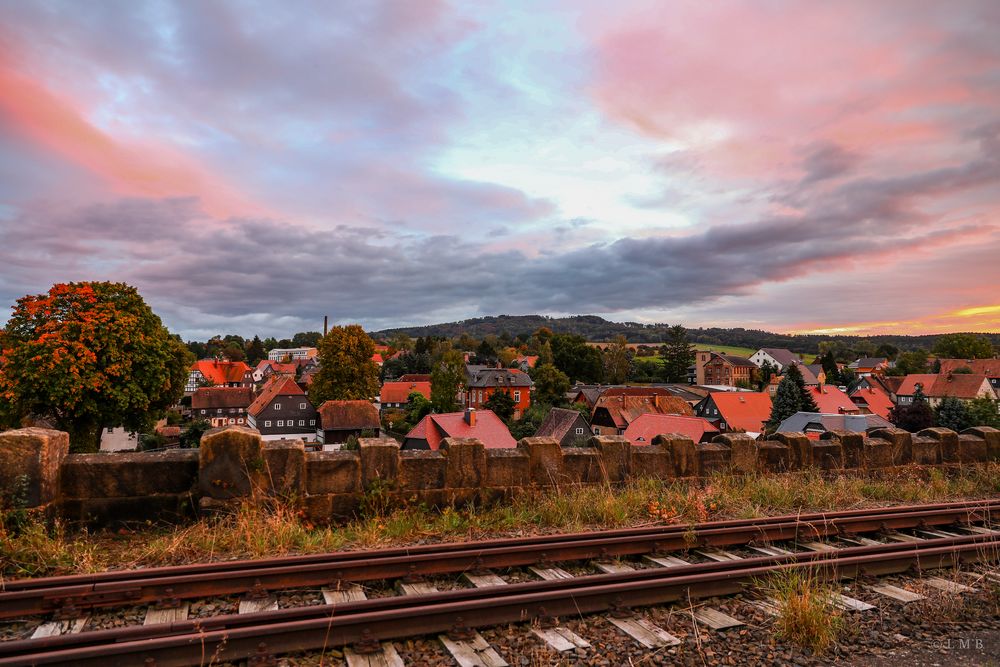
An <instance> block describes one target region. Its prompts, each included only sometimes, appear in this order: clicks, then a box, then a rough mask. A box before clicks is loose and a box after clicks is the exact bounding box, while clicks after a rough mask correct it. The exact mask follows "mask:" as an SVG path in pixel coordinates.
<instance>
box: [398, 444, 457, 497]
mask: <svg viewBox="0 0 1000 667" xmlns="http://www.w3.org/2000/svg"><path fill="white" fill-rule="evenodd" d="M446 465H447V461H446V460H445V457H444V454H442V453H441V452H434V451H430V450H419V449H418V450H407V451H403V452H400V453H399V488H400V489H401V490H403V491H423V490H426V489H440V488H443V487H444V480H445V467H446Z"/></svg>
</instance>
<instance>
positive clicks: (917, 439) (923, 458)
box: [911, 434, 941, 466]
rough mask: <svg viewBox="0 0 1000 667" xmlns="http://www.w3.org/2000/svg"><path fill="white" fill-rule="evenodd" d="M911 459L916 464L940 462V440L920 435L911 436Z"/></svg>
mask: <svg viewBox="0 0 1000 667" xmlns="http://www.w3.org/2000/svg"><path fill="white" fill-rule="evenodd" d="M911 447H912V449H911V451H912V453H913V456H912V459H911V461H912V462H913V463H915V464H917V465H922V466H924V465H938V464H940V463H941V441H940V440H937V439H936V438H928V437H926V436H922V435H919V434H918V435H915V436H912V440H911Z"/></svg>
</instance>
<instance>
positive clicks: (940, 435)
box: [917, 426, 961, 463]
mask: <svg viewBox="0 0 1000 667" xmlns="http://www.w3.org/2000/svg"><path fill="white" fill-rule="evenodd" d="M917 435H918V436H920V437H922V438H930V439H931V440H937V442H938V446H939V447H940V449H941V463H959V462H960V461H961V458H960V454H959V451H958V433H955V432H954V431H952V430H951V429H949V428H941V427H939V426H935V427H934V428H925V429H924V430H923V431H920V433H918V434H917Z"/></svg>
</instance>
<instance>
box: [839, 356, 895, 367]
mask: <svg viewBox="0 0 1000 667" xmlns="http://www.w3.org/2000/svg"><path fill="white" fill-rule="evenodd" d="M886 361H887V359H886V358H885V357H861V358H860V359H858V360H857V361H855V362H853V363H852V364H850V365H849V366H848V368H861V367H862V366H864V367H865V368H874V367H875V366H878V365H879V364H884V363H885V362H886Z"/></svg>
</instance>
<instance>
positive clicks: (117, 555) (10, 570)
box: [0, 464, 1000, 577]
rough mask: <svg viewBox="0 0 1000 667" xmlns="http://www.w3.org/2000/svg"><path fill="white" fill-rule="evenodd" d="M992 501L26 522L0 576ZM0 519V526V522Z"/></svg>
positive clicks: (902, 474)
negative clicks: (327, 519) (164, 522)
mask: <svg viewBox="0 0 1000 667" xmlns="http://www.w3.org/2000/svg"><path fill="white" fill-rule="evenodd" d="M998 494H1000V465H998V464H988V465H983V466H978V467H968V468H964V469H962V470H958V471H952V472H951V473H949V474H945V473H944V472H942V471H941V470H930V471H927V470H918V469H910V470H901V471H897V472H894V473H893V474H892V475H891V476H839V477H834V478H829V479H828V478H825V477H824V476H823V475H821V474H819V473H817V472H804V473H796V474H785V475H757V476H749V477H736V476H730V475H721V474H719V475H715V476H713V477H712V478H710V479H708V480H704V481H700V482H692V481H663V482H661V481H656V480H638V481H634V482H631V483H629V484H626V485H624V486H620V487H609V486H591V487H569V488H562V489H553V490H548V491H537V492H525V493H522V494H520V495H519V496H517V497H515V498H514V499H512V500H511V501H509V502H506V503H500V504H496V505H492V506H489V507H472V506H470V507H465V508H461V509H454V508H445V509H442V510H437V509H434V508H428V507H425V506H423V505H419V504H407V505H404V506H393V505H392V504H391V503H390V502H388V501H387V500H386V497H385V495H384V494H380V493H377V492H376V493H373V494H370V496H369V497H368V498H366V502H365V503H363V509H362V511H361V512H359V516H357V517H356V518H355V519H354V520H353V521H351V522H349V523H346V524H344V525H341V526H335V527H317V526H313V525H311V524H310V523H309V522H308V521H306V520H304V519H303V517H302V516H301V514H300V513H299V512H298V511H297V509H296V508H295V506H294V504H291V503H283V502H276V501H263V502H248V503H246V504H244V505H243V506H242V507H240V508H239V509H238V510H237V511H235V512H234V513H232V514H230V515H224V516H216V517H207V518H203V519H200V520H198V521H195V522H192V523H190V524H187V525H184V526H177V527H162V526H160V527H157V526H144V527H141V528H138V529H136V530H134V531H119V532H117V533H115V532H100V533H93V534H90V533H77V532H70V531H68V530H66V529H65V528H64V527H63V526H61V525H55V526H45V525H44V524H42V523H40V522H37V521H33V522H29V523H28V524H27V525H24V526H23V527H18V528H16V529H14V528H12V527H11V526H10V525H9V524H10V522H6V521H0V574H2V575H3V576H7V577H24V576H42V575H50V574H58V573H69V572H90V571H96V570H102V569H108V568H133V567H146V566H154V565H165V564H176V563H185V562H193V561H207V560H217V559H229V558H257V557H265V556H274V555H283V554H291V553H315V552H323V551H334V550H340V549H360V548H372V547H381V546H387V545H402V544H414V543H421V542H430V541H440V540H445V541H464V540H474V539H482V538H485V537H488V536H519V535H526V534H533V533H551V532H557V531H562V532H567V531H577V530H586V529H603V528H617V527H624V526H637V525H655V524H663V523H672V524H676V523H682V524H684V523H692V522H697V521H706V520H712V519H722V518H752V517H758V516H767V515H773V514H786V513H795V512H800V511H801V512H812V511H820V510H836V509H847V508H855V507H864V506H874V505H880V504H890V503H914V502H932V501H941V500H956V499H962V498H984V497H989V496H996V495H998ZM0 518H2V517H0Z"/></svg>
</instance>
